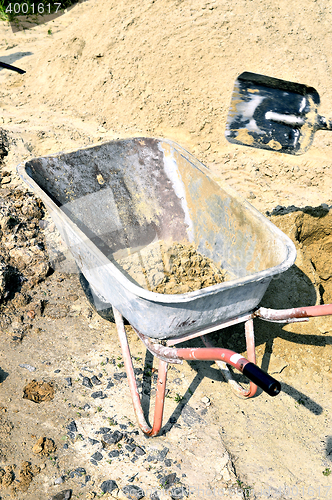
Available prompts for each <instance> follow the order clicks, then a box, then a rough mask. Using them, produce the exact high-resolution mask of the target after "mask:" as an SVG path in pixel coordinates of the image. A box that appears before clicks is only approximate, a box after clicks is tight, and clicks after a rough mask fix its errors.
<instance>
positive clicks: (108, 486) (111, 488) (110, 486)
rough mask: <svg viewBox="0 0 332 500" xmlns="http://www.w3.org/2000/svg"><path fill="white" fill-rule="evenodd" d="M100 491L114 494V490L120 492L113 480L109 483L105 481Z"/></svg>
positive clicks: (109, 480)
mask: <svg viewBox="0 0 332 500" xmlns="http://www.w3.org/2000/svg"><path fill="white" fill-rule="evenodd" d="M100 489H101V491H102V492H103V493H112V491H114V490H118V489H119V488H118V485H117V484H116V482H115V481H113V479H108V480H107V481H103V482H102V483H101V485H100Z"/></svg>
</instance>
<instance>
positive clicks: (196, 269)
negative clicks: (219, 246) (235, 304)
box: [118, 241, 227, 294]
mask: <svg viewBox="0 0 332 500" xmlns="http://www.w3.org/2000/svg"><path fill="white" fill-rule="evenodd" d="M118 262H119V264H120V265H121V267H122V269H123V271H124V272H125V273H126V274H127V275H128V276H129V277H131V278H132V279H134V280H135V281H136V282H137V283H138V284H139V285H140V286H142V287H143V288H146V289H148V290H151V291H153V292H157V293H165V294H176V293H187V292H192V291H194V290H200V289H201V288H205V287H208V286H211V285H216V284H217V283H222V282H223V281H225V280H226V279H227V277H226V272H225V271H224V270H222V269H219V268H218V267H217V266H216V265H215V264H214V262H213V261H212V260H211V259H209V258H207V257H205V256H203V255H201V254H200V253H199V252H198V251H197V250H196V248H195V246H194V245H193V244H190V243H169V244H167V243H165V242H159V241H158V242H155V243H153V244H151V245H148V246H147V247H145V248H144V249H142V250H140V251H139V252H136V253H135V254H132V255H130V256H128V257H126V258H123V259H121V260H119V261H118Z"/></svg>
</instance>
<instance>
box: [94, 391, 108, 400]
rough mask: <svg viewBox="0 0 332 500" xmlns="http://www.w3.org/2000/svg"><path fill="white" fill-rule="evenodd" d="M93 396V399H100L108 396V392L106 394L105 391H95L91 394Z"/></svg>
mask: <svg viewBox="0 0 332 500" xmlns="http://www.w3.org/2000/svg"><path fill="white" fill-rule="evenodd" d="M91 397H92V398H93V399H97V398H99V399H105V398H107V396H106V394H104V393H103V391H97V392H93V393H92V394H91Z"/></svg>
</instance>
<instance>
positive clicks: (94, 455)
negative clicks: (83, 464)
mask: <svg viewBox="0 0 332 500" xmlns="http://www.w3.org/2000/svg"><path fill="white" fill-rule="evenodd" d="M91 458H92V460H96V461H97V462H99V461H100V460H102V458H103V455H102V454H101V453H100V452H99V451H96V453H94V454H93V455H92V457H91Z"/></svg>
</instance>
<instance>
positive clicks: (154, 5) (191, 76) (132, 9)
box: [0, 0, 332, 500]
mask: <svg viewBox="0 0 332 500" xmlns="http://www.w3.org/2000/svg"><path fill="white" fill-rule="evenodd" d="M331 26H332V11H331V7H330V4H329V2H327V0H321V1H313V0H310V1H308V2H306V3H305V4H304V5H303V4H301V3H299V2H295V1H294V0H291V1H289V0H288V1H284V0H283V1H281V2H279V3H278V6H276V5H275V2H272V1H267V2H262V1H259V0H252V1H245V0H243V1H241V0H233V1H232V2H228V1H225V2H214V1H211V2H205V1H200V0H193V1H191V2H189V1H188V2H181V1H167V2H166V1H165V2H158V1H146V2H141V3H140V4H139V5H138V4H137V2H132V1H127V2H110V1H109V0H108V1H106V0H89V1H87V2H83V3H80V4H78V5H76V6H75V7H74V8H73V9H71V10H70V11H69V12H67V13H65V14H64V15H63V16H61V17H58V18H57V19H55V20H54V21H50V22H49V23H47V24H42V25H40V26H37V27H35V28H32V29H30V30H26V31H24V32H16V33H13V32H12V30H11V28H10V26H7V25H6V24H5V23H1V24H0V60H1V61H3V62H7V63H12V64H15V65H17V66H19V67H22V68H23V69H25V70H26V74H24V75H22V76H19V75H17V74H14V73H10V72H8V71H6V70H1V71H0V103H1V115H0V126H1V127H2V128H3V129H4V130H6V131H7V132H8V135H9V148H8V149H9V154H8V156H7V157H6V158H5V162H4V164H3V165H2V175H3V176H4V177H3V178H7V179H6V181H8V180H9V182H6V181H5V182H4V181H2V193H3V194H2V195H1V193H0V195H1V199H2V200H5V202H3V201H2V203H5V204H6V203H7V205H8V206H9V210H13V211H18V212H19V211H20V210H21V211H22V208H21V207H20V205H19V203H18V205H17V206H15V207H14V205H13V204H14V202H17V201H18V202H19V199H20V197H19V196H18V198H17V197H16V198H15V196H16V195H14V193H15V192H17V190H23V189H24V187H23V185H22V182H21V181H20V180H19V178H18V177H17V175H16V174H15V170H16V165H17V164H18V163H20V162H22V161H24V160H26V159H28V158H32V157H35V156H40V155H45V154H49V153H56V152H57V151H63V150H70V149H78V148H80V147H82V146H86V145H89V144H94V143H100V142H103V141H106V140H110V139H114V138H124V137H133V136H153V137H167V138H169V139H173V140H175V141H176V142H178V143H179V144H181V145H182V146H184V147H185V148H186V149H187V150H188V151H190V152H191V153H193V154H194V155H195V156H196V157H197V158H198V159H199V160H201V161H202V162H203V163H204V164H205V165H207V166H208V167H209V168H210V169H211V172H212V173H213V175H214V176H215V177H216V178H220V179H222V180H225V181H227V182H228V183H229V184H230V185H231V186H232V187H234V188H235V189H236V190H237V191H238V192H239V193H240V194H241V195H242V196H243V197H245V198H247V199H248V200H249V201H250V202H251V203H252V204H253V205H254V206H255V207H256V208H257V209H258V210H260V211H261V212H262V213H263V214H266V213H267V212H268V213H269V214H272V220H273V222H274V223H275V224H277V225H278V226H280V227H281V228H282V229H283V230H284V231H285V232H286V233H287V234H288V235H289V236H290V237H291V238H292V239H293V241H294V242H295V244H296V247H297V251H298V258H297V261H296V266H294V267H293V268H292V269H291V270H290V271H288V272H287V273H285V276H283V277H282V278H281V279H279V280H274V281H273V283H272V285H271V286H270V288H269V290H268V292H267V294H266V296H265V297H264V299H263V305H265V306H270V307H280V308H286V307H291V306H299V305H302V304H305V305H313V304H319V303H327V302H329V301H330V302H332V277H331V271H330V264H329V263H330V262H331V251H332V250H331V234H332V223H331V212H329V208H330V207H331V205H332V195H331V193H332V189H331V188H332V176H331V160H330V157H329V154H328V151H329V147H330V146H331V139H330V135H329V132H317V133H316V135H315V139H314V142H313V145H312V147H311V149H310V151H309V152H308V153H306V154H304V155H303V156H296V157H295V156H289V155H283V154H279V153H270V152H267V151H261V150H255V149H252V148H246V147H235V146H234V145H231V144H229V143H228V142H227V141H226V139H225V138H224V130H225V122H226V117H227V112H228V108H229V103H230V99H231V93H232V89H233V84H234V80H235V78H236V77H237V76H238V75H239V74H240V73H242V72H243V71H245V70H247V71H253V72H257V73H262V74H267V75H270V76H274V77H277V78H283V79H286V80H291V81H297V82H301V83H305V84H307V85H311V86H313V87H314V88H316V89H317V90H318V92H319V94H320V96H321V106H320V113H321V114H322V115H323V116H325V115H326V116H328V114H329V110H330V106H329V103H330V102H332V86H331V85H330V80H331V78H329V77H330V76H331V72H332V53H331V50H330V44H329V39H330V36H331V31H332V28H331ZM49 30H51V34H49ZM23 193H24V192H23ZM20 196H21V197H22V195H20ZM24 196H25V197H26V196H28V195H26V194H24ZM6 200H7V201H6ZM321 204H323V209H322V210H319V211H317V210H316V211H315V210H314V211H312V210H310V208H307V209H305V210H304V207H317V206H319V205H321ZM23 205H24V203H23ZM277 206H279V207H284V209H280V208H279V210H275V209H276V207H277ZM290 207H291V208H290ZM18 212H17V213H18ZM26 213H27V212H26V211H25V214H26ZM20 214H21V215H20ZM20 214H18V215H17V217H18V218H19V220H21V219H20V217H23V216H24V211H22V213H21V212H20ZM45 215H46V214H44V215H42V217H44V216H45ZM23 218H24V217H23ZM22 220H23V219H22ZM22 224H23V223H22ZM22 227H24V224H23V226H22ZM7 229H8V228H7ZM30 230H32V229H30ZM3 238H4V237H3ZM6 241H7V240H6ZM3 248H6V249H7V250H3V251H4V252H7V253H6V255H3V257H4V258H7V259H12V258H13V259H14V256H13V247H12V248H10V245H9V246H6V247H3ZM18 259H19V257H18ZM22 272H23V274H24V273H25V272H26V270H23V271H22ZM31 279H32V281H33V278H31ZM28 281H29V280H28ZM18 295H19V294H18ZM26 295H27V296H28V298H27V297H26V300H23V299H22V297H18V296H17V297H15V298H14V299H13V300H14V302H13V301H12V300H9V301H7V302H5V303H4V304H3V306H2V318H1V327H2V331H1V343H2V346H3V348H2V350H1V357H0V368H1V372H0V375H1V384H0V401H1V405H2V409H1V413H0V418H1V427H0V440H1V454H0V468H1V469H2V470H3V471H6V472H5V473H4V474H6V476H4V475H3V476H2V485H1V486H0V490H1V493H0V497H1V498H3V499H7V498H10V495H11V494H15V495H16V496H17V497H18V498H22V499H38V500H39V499H40V500H41V499H43V500H44V499H45V498H51V497H52V496H54V495H56V494H57V493H58V492H61V491H66V490H72V498H86V499H88V498H94V497H97V498H98V497H99V496H100V495H101V494H102V492H103V491H102V489H101V485H102V483H103V481H107V480H113V481H116V483H117V486H118V488H119V491H120V493H119V494H118V490H117V489H116V488H115V489H114V490H113V492H112V493H106V494H105V497H106V498H107V496H108V495H113V496H116V495H118V496H119V497H120V498H121V495H122V496H123V495H125V493H124V492H123V491H122V489H123V488H124V487H125V486H128V485H129V486H130V485H134V486H138V487H141V488H142V489H143V490H144V492H145V496H146V498H149V497H150V493H151V492H155V491H158V495H159V497H160V498H171V496H172V495H173V497H174V498H177V497H176V495H178V498H181V495H182V496H185V495H187V494H189V497H190V498H197V499H198V498H204V499H205V498H237V497H238V498H243V497H245V496H247V497H250V498H259V499H264V498H282V499H289V498H291V499H300V498H301V499H302V498H303V499H309V498H315V499H318V498H326V499H328V498H331V497H332V493H331V491H332V483H331V481H332V479H331V478H332V474H331V475H330V474H329V472H330V471H331V470H332V463H331V462H332V458H331V457H332V454H331V453H332V432H331V410H332V408H331V406H332V403H331V388H332V385H331V384H332V379H331V370H330V366H329V365H330V359H331V334H332V321H331V319H329V318H320V319H313V320H310V322H308V323H305V324H300V323H295V324H293V325H288V326H283V325H273V324H268V323H262V322H257V324H255V329H256V337H257V358H258V364H259V365H260V366H262V367H263V368H264V369H265V370H267V371H268V372H269V373H271V374H274V375H275V376H276V378H278V380H280V381H281V383H282V389H283V391H282V392H281V394H280V395H279V396H278V397H276V398H274V399H271V398H269V397H268V396H265V395H263V394H259V396H258V397H255V398H253V399H251V400H248V401H242V400H240V399H237V398H236V397H235V396H233V395H232V394H231V392H230V389H229V387H227V385H226V384H225V383H224V382H223V381H222V377H221V375H220V373H219V372H218V371H217V369H216V366H215V365H213V364H212V363H206V364H198V363H197V364H195V363H191V364H186V363H185V364H184V365H183V366H180V367H176V368H174V369H172V370H171V371H170V377H169V378H170V384H169V389H170V393H169V397H168V398H167V399H166V414H165V418H164V422H165V433H164V434H163V435H161V436H160V437H158V438H155V439H149V440H147V439H145V438H144V437H143V436H142V435H141V434H136V432H137V426H136V424H135V421H134V416H133V410H132V407H131V402H130V400H129V393H128V389H127V386H126V381H125V380H123V378H121V377H122V376H121V375H119V374H121V373H123V368H122V366H121V358H120V356H121V353H120V348H119V346H118V341H117V339H116V331H115V327H114V325H113V324H111V323H109V322H107V321H105V320H103V319H102V318H100V317H98V316H97V315H96V313H95V312H94V311H93V310H92V309H91V307H90V305H89V304H88V302H87V300H86V297H85V295H84V293H83V291H82V290H81V287H80V284H79V281H78V276H77V275H76V274H71V275H68V274H64V273H61V272H60V271H56V272H55V273H53V274H51V275H50V276H48V277H46V279H45V280H43V281H42V282H41V283H39V284H34V283H31V288H29V289H27V291H26ZM29 297H30V299H31V300H30V299H29ZM68 297H71V298H68ZM15 300H16V302H15ZM29 300H30V302H29ZM30 310H33V311H35V316H34V317H31V314H30V316H29V315H28V313H29V311H30ZM130 342H131V346H132V350H133V353H134V355H135V356H136V358H137V361H136V367H137V369H139V368H141V370H143V369H144V370H145V371H146V370H148V371H149V369H150V368H149V366H150V365H151V359H150V358H149V356H148V355H146V354H145V352H144V350H143V348H142V344H141V343H140V342H138V341H137V339H136V338H135V336H134V335H133V334H130ZM220 344H222V345H224V346H226V347H229V348H233V349H234V350H237V351H238V352H245V345H244V342H243V328H242V327H241V326H238V327H235V328H234V329H232V330H225V331H224V332H223V333H222V334H221V337H220ZM19 365H29V366H30V369H31V367H34V368H36V370H35V371H33V372H29V369H28V368H26V367H24V366H23V367H22V366H19ZM58 370H60V371H58ZM177 370H179V371H177ZM86 374H87V376H88V377H90V378H91V377H92V376H93V375H95V376H97V377H99V380H100V381H101V384H100V385H98V383H96V385H95V386H94V388H92V389H91V388H89V387H86V386H85V385H82V381H83V376H86ZM68 377H71V379H72V385H69V382H68V381H67V380H66V379H68ZM33 379H35V380H37V381H42V380H44V381H46V382H48V383H51V384H52V386H53V387H54V388H55V395H54V398H53V399H52V400H51V401H41V402H40V403H35V402H33V401H30V400H28V399H23V389H24V387H25V386H26V384H27V383H29V382H31V381H32V380H33ZM108 379H111V381H113V383H114V385H113V386H110V387H109V385H110V384H109V380H108ZM93 391H95V392H96V391H102V392H103V394H104V395H106V396H107V397H105V398H104V397H103V395H102V396H99V397H97V398H96V399H95V398H93V397H91V393H93ZM148 393H149V390H148V388H147V394H148ZM181 398H183V399H181ZM180 399H181V401H179V400H180ZM86 404H88V405H89V406H90V408H88V407H87V406H85V405H86ZM84 408H85V409H84ZM73 421H75V425H76V430H75V426H74V427H73V426H72V425H71V424H72V422H73ZM68 426H69V427H68ZM121 426H122V427H121ZM123 426H125V427H123ZM103 427H110V429H111V430H112V431H113V429H115V430H118V431H119V432H120V431H121V432H123V433H124V434H125V435H124V436H123V437H122V439H121V440H120V441H119V443H118V444H119V445H120V446H118V444H114V443H113V444H110V445H108V444H107V445H103V443H102V440H101V439H100V434H96V432H98V431H99V430H100V428H103ZM73 429H74V430H73ZM40 437H47V438H49V439H52V440H53V442H54V444H55V446H56V451H50V450H52V447H51V448H50V449H49V451H47V449H46V450H45V453H44V454H43V450H42V449H40V450H39V451H38V448H34V450H35V451H33V447H34V446H35V445H36V443H37V440H38V439H39V438H40ZM89 438H90V440H89ZM91 439H94V440H96V441H98V442H97V443H95V444H93V442H92V441H91ZM131 440H133V441H134V445H133V441H131ZM64 445H66V446H65V447H64ZM130 445H132V447H133V446H135V447H136V448H137V447H140V448H141V449H143V450H144V451H145V454H142V455H139V454H137V453H136V451H135V450H134V449H133V450H132V451H130V450H131V448H130ZM126 446H128V447H129V448H126ZM165 448H167V449H168V450H169V451H168V452H167V456H166V458H165V456H164V455H163V450H165ZM116 450H118V451H119V450H120V451H121V450H122V451H124V453H123V454H121V455H120V458H110V457H109V456H108V453H110V452H113V451H116ZM36 451H37V452H36ZM96 451H99V453H101V454H102V458H101V459H100V460H95V459H92V460H93V461H94V462H95V463H93V462H91V456H92V455H93V454H94V453H95V452H96ZM158 453H159V455H158ZM126 454H127V456H126ZM164 454H165V452H164ZM134 455H135V457H136V458H134ZM149 456H152V458H151V459H149V460H148V457H149ZM156 457H157V458H156ZM158 457H159V458H158ZM165 460H166V461H165ZM24 462H30V463H31V464H32V466H33V467H35V468H34V469H29V468H28V466H27V465H24ZM22 464H23V465H22ZM96 464H97V465H96ZM14 465H15V467H14ZM11 466H12V467H14V468H13V469H12V472H11V469H10V468H9V469H8V467H11ZM6 467H7V469H5V468H6ZM37 467H38V468H39V469H40V470H39V471H38V469H37ZM79 467H80V468H82V469H84V471H85V473H83V471H82V470H79V469H78V468H79ZM29 470H30V472H29ZM19 471H23V472H21V475H20V474H19ZM73 471H76V472H73ZM77 471H78V472H77ZM136 473H137V476H135V474H136ZM174 473H175V474H176V477H174ZM172 474H173V475H172ZM170 475H171V476H170ZM14 476H15V477H16V479H19V481H20V482H19V483H17V482H16V483H15V482H11V479H10V478H14ZM89 476H90V479H89V480H87V478H88V477H89ZM134 476H135V477H134ZM166 476H169V478H168V483H172V484H170V487H169V488H165V487H163V488H162V487H161V486H162V485H165V481H166V480H165V477H166ZM4 477H5V478H6V480H4V479H3V478H4ZM24 478H25V479H24ZM29 478H30V479H29ZM61 478H62V479H61ZM177 480H178V482H177ZM6 481H7V483H8V487H7V483H6ZM61 481H63V482H61ZM55 482H56V483H57V484H54V483H55ZM166 482H167V481H166ZM5 483H6V484H5ZM9 483H11V484H9ZM168 483H167V484H168ZM24 485H26V486H27V488H26V491H22V490H24V488H25V486H24ZM13 486H14V487H15V488H14V489H15V490H16V491H15V492H14V493H13ZM176 486H178V488H179V489H180V492H179V491H178V492H175V491H174V488H175V487H176ZM172 488H173V490H172ZM104 489H105V488H104ZM133 494H134V493H133ZM135 495H136V497H134V498H139V493H137V491H136V493H135ZM54 498H57V497H54ZM59 498H66V497H65V494H63V495H62V497H59ZM124 498H127V497H126V496H124ZM152 498H153V497H152ZM156 498H157V497H156Z"/></svg>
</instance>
